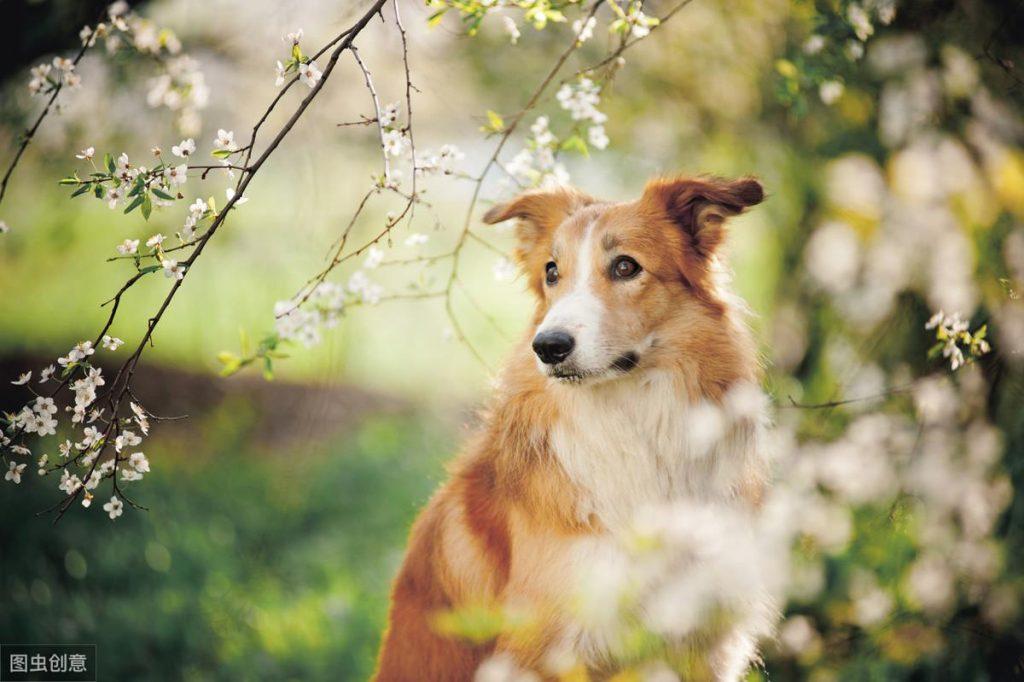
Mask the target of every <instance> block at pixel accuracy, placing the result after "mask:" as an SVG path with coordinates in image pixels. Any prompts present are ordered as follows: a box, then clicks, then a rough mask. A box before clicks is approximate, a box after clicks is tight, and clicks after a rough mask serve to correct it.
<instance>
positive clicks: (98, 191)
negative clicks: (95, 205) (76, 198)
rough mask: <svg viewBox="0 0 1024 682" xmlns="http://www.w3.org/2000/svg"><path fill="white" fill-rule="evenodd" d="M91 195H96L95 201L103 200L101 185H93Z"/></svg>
mask: <svg viewBox="0 0 1024 682" xmlns="http://www.w3.org/2000/svg"><path fill="white" fill-rule="evenodd" d="M92 193H93V194H95V195H96V198H97V199H102V198H103V185H101V184H100V183H98V182H97V183H96V184H95V185H93V186H92Z"/></svg>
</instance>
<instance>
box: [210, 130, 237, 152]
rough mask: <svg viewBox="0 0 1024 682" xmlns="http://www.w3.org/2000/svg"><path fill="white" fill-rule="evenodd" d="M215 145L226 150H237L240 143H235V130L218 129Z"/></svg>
mask: <svg viewBox="0 0 1024 682" xmlns="http://www.w3.org/2000/svg"><path fill="white" fill-rule="evenodd" d="M213 146H214V147H216V148H217V149H222V150H225V151H231V152H233V151H235V150H236V149H237V148H238V145H236V144H235V131H233V130H224V129H223V128H220V129H218V130H217V139H215V140H214V141H213Z"/></svg>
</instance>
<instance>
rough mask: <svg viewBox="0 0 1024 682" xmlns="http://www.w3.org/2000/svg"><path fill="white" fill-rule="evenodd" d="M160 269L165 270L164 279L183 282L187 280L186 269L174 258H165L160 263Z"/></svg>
mask: <svg viewBox="0 0 1024 682" xmlns="http://www.w3.org/2000/svg"><path fill="white" fill-rule="evenodd" d="M160 267H162V268H163V269H164V277H167V278H169V279H176V280H183V279H185V268H184V266H182V265H178V261H176V260H174V259H173V258H165V259H164V260H162V261H160Z"/></svg>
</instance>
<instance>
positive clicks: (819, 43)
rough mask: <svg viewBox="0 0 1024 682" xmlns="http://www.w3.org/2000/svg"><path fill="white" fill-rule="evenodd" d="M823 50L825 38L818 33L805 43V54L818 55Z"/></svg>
mask: <svg viewBox="0 0 1024 682" xmlns="http://www.w3.org/2000/svg"><path fill="white" fill-rule="evenodd" d="M823 49H825V37H824V36H821V35H818V34H817V33H815V34H812V35H811V36H810V37H809V38H808V39H807V40H806V41H805V42H804V47H803V50H804V54H810V55H814V54H818V53H819V52H821V51H822V50H823Z"/></svg>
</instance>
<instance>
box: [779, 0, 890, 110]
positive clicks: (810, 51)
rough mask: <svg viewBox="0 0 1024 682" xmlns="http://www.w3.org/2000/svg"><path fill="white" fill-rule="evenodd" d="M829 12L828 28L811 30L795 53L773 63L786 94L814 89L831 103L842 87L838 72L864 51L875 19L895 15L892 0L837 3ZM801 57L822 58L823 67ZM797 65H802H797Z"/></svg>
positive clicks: (887, 19)
mask: <svg viewBox="0 0 1024 682" xmlns="http://www.w3.org/2000/svg"><path fill="white" fill-rule="evenodd" d="M830 12H833V13H834V17H832V20H831V21H827V22H822V23H823V25H824V26H823V27H828V28H829V31H828V32H825V31H819V32H816V33H812V34H811V35H810V36H809V37H808V38H807V39H806V40H805V41H804V43H803V45H802V48H801V50H800V53H801V54H799V55H794V56H793V57H792V58H790V59H782V60H779V61H778V62H777V63H776V68H777V71H778V72H779V74H780V75H781V76H782V78H783V79H784V81H785V87H784V91H785V92H786V93H787V96H798V94H799V92H800V91H801V90H816V91H817V93H818V97H819V98H820V99H821V101H822V102H823V103H824V104H826V105H828V106H831V105H833V104H835V103H836V102H838V101H839V99H840V98H841V97H842V96H843V93H844V92H845V90H846V86H845V84H844V82H843V76H842V74H843V73H844V72H845V71H846V70H847V69H849V68H850V65H851V64H853V63H855V62H857V61H859V60H860V59H861V58H862V57H863V56H864V54H865V46H866V43H867V42H868V40H869V39H870V38H871V37H872V36H873V35H874V34H875V22H877V23H878V24H881V25H883V26H887V25H889V24H890V23H892V22H893V20H894V19H895V18H896V2H895V0H869V1H868V2H865V3H862V2H845V3H837V5H836V7H835V8H834V9H833V10H830ZM803 58H808V59H810V60H814V61H824V62H825V64H826V68H824V69H822V68H814V67H813V66H812V65H809V64H807V63H805V60H804V59H803ZM798 64H801V65H802V66H803V68H802V69H801V68H799V67H798Z"/></svg>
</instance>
